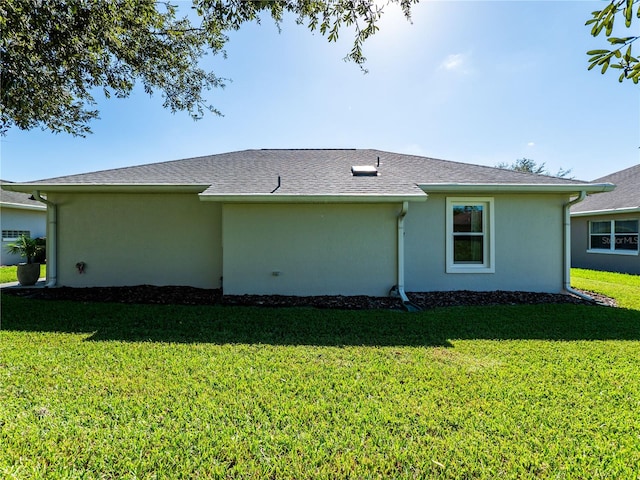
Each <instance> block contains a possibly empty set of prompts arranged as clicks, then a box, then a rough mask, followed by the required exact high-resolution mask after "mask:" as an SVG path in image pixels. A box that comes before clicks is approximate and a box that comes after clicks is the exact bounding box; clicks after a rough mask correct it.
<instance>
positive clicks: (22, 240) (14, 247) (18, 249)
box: [7, 235, 44, 286]
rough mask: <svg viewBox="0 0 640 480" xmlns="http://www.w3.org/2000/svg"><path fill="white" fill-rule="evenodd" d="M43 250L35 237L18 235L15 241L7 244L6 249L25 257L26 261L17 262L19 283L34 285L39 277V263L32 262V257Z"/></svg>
mask: <svg viewBox="0 0 640 480" xmlns="http://www.w3.org/2000/svg"><path fill="white" fill-rule="evenodd" d="M43 250H44V247H43V246H42V244H40V243H38V241H37V240H36V239H35V238H31V237H28V236H26V235H20V237H19V238H18V240H17V241H16V242H15V243H10V244H9V245H7V251H8V252H9V253H11V254H18V255H20V256H21V257H24V258H26V260H27V261H26V263H19V264H18V282H20V285H24V286H30V285H35V284H36V282H37V281H38V278H40V264H39V263H36V262H34V258H35V257H36V256H37V255H39V254H41V253H42V251H43Z"/></svg>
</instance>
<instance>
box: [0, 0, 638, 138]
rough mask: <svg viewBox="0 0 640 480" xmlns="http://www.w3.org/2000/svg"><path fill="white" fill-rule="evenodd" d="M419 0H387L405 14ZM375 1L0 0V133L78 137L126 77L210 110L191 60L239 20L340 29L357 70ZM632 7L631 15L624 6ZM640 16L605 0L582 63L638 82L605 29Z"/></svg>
mask: <svg viewBox="0 0 640 480" xmlns="http://www.w3.org/2000/svg"><path fill="white" fill-rule="evenodd" d="M418 1H419V0H387V2H386V3H387V4H389V3H393V4H397V5H399V6H400V7H401V9H402V11H403V13H404V15H405V17H406V18H407V19H409V20H410V18H411V10H412V6H413V4H415V3H417V2H418ZM385 5H386V4H384V3H383V2H380V1H376V0H297V1H296V0H277V1H266V0H192V5H191V8H192V14H191V15H189V16H187V15H185V12H184V10H182V11H180V10H179V9H178V7H177V6H176V4H175V3H172V2H171V1H170V0H167V1H156V0H2V1H0V134H6V132H7V131H8V130H9V129H10V128H12V127H16V128H20V129H23V130H30V129H33V128H42V129H47V130H50V131H52V132H66V133H70V134H72V135H79V136H85V135H86V134H87V133H90V132H91V129H90V126H89V123H90V121H91V120H93V119H96V118H98V115H99V112H98V111H97V109H96V108H95V107H96V105H97V102H96V100H95V98H94V95H96V94H100V92H103V93H104V95H105V96H106V97H110V96H116V97H120V98H122V97H127V96H128V95H129V94H130V93H131V92H132V90H133V88H134V86H135V84H136V83H139V84H141V85H142V86H143V88H144V90H145V92H147V93H149V94H151V93H154V92H159V93H160V94H161V95H162V98H163V102H164V107H165V108H167V109H169V110H170V111H171V112H178V111H186V112H188V113H189V114H190V115H191V116H192V117H193V118H194V119H197V118H200V117H202V116H203V115H204V114H205V112H213V113H214V114H219V113H220V112H218V111H217V110H216V108H215V107H214V106H212V105H210V104H209V102H208V101H207V99H206V93H207V91H208V90H211V89H213V88H217V87H224V85H225V79H224V78H221V77H219V76H218V75H216V73H214V72H210V71H206V70H205V69H203V68H202V67H201V66H200V60H201V59H202V58H203V56H204V55H206V54H213V55H216V54H219V55H223V56H224V55H226V54H225V45H226V43H227V41H228V39H229V38H228V34H229V32H231V31H234V30H238V29H240V28H241V27H242V26H243V25H244V24H246V23H247V22H258V23H259V22H260V20H261V19H270V20H271V21H274V22H275V23H276V25H278V27H280V25H281V22H282V21H283V19H284V18H285V16H287V15H290V16H293V17H294V18H295V19H296V21H297V23H299V24H301V25H304V26H306V27H307V28H308V29H309V30H311V31H317V32H319V33H320V34H321V35H323V36H324V37H325V38H326V39H327V40H328V41H330V42H332V41H336V40H337V39H338V35H339V33H341V32H342V31H344V30H345V29H347V30H348V32H349V34H351V35H353V44H352V48H351V50H350V51H349V52H347V53H346V56H345V59H346V60H349V61H353V62H354V63H355V64H356V65H358V66H360V68H362V69H363V70H364V64H365V60H366V59H365V56H364V54H363V44H364V42H365V41H366V40H367V39H368V38H369V37H370V36H372V35H374V34H375V33H376V32H377V31H378V25H379V20H380V19H381V17H382V15H383V13H384V9H385ZM634 12H635V13H634ZM634 15H635V17H637V18H640V0H611V1H610V3H609V4H608V5H607V6H606V7H604V8H603V9H602V10H599V11H596V12H593V13H592V18H591V19H590V20H589V21H588V22H587V25H590V26H591V29H592V30H591V33H592V34H593V35H594V36H598V35H600V34H601V33H602V32H604V34H605V36H606V38H607V40H608V42H609V43H610V44H611V48H612V49H601V50H591V51H589V52H587V53H588V54H589V55H590V59H589V62H590V65H589V68H590V69H591V68H594V67H596V66H598V67H601V71H602V72H603V73H604V72H606V71H607V69H608V68H609V67H611V68H615V69H619V70H621V75H620V77H619V80H620V81H623V80H625V79H630V80H632V81H633V82H635V83H638V81H639V80H640V63H639V62H638V59H637V58H636V57H633V56H632V50H631V47H632V45H631V44H632V43H633V42H634V41H635V40H637V39H638V38H639V37H638V36H620V37H616V36H614V32H615V30H614V22H616V19H618V21H617V23H615V25H620V24H621V22H622V21H624V25H625V26H626V27H627V28H629V27H630V26H631V24H632V20H633V17H634Z"/></svg>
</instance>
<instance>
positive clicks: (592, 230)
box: [588, 220, 638, 255]
mask: <svg viewBox="0 0 640 480" xmlns="http://www.w3.org/2000/svg"><path fill="white" fill-rule="evenodd" d="M588 251H589V252H593V253H617V254H621V255H637V254H638V220H601V221H597V222H589V250H588Z"/></svg>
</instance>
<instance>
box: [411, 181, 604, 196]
mask: <svg viewBox="0 0 640 480" xmlns="http://www.w3.org/2000/svg"><path fill="white" fill-rule="evenodd" d="M418 186H419V187H420V188H421V189H422V190H423V191H424V192H427V193H431V192H455V193H463V192H469V193H470V192H473V193H569V194H571V193H575V194H578V193H579V192H587V193H600V192H610V191H612V190H613V189H614V188H615V185H614V184H612V183H573V184H571V183H564V184H563V183H560V184H558V183H532V184H522V183H420V184H418Z"/></svg>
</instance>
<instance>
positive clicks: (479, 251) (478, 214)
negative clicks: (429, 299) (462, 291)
mask: <svg viewBox="0 0 640 480" xmlns="http://www.w3.org/2000/svg"><path fill="white" fill-rule="evenodd" d="M446 203H447V248H446V255H447V269H446V271H447V273H494V272H495V267H494V260H493V259H494V256H495V248H494V233H493V231H494V226H493V225H494V222H493V198H484V197H483V198H478V197H470V198H447V202H446Z"/></svg>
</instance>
